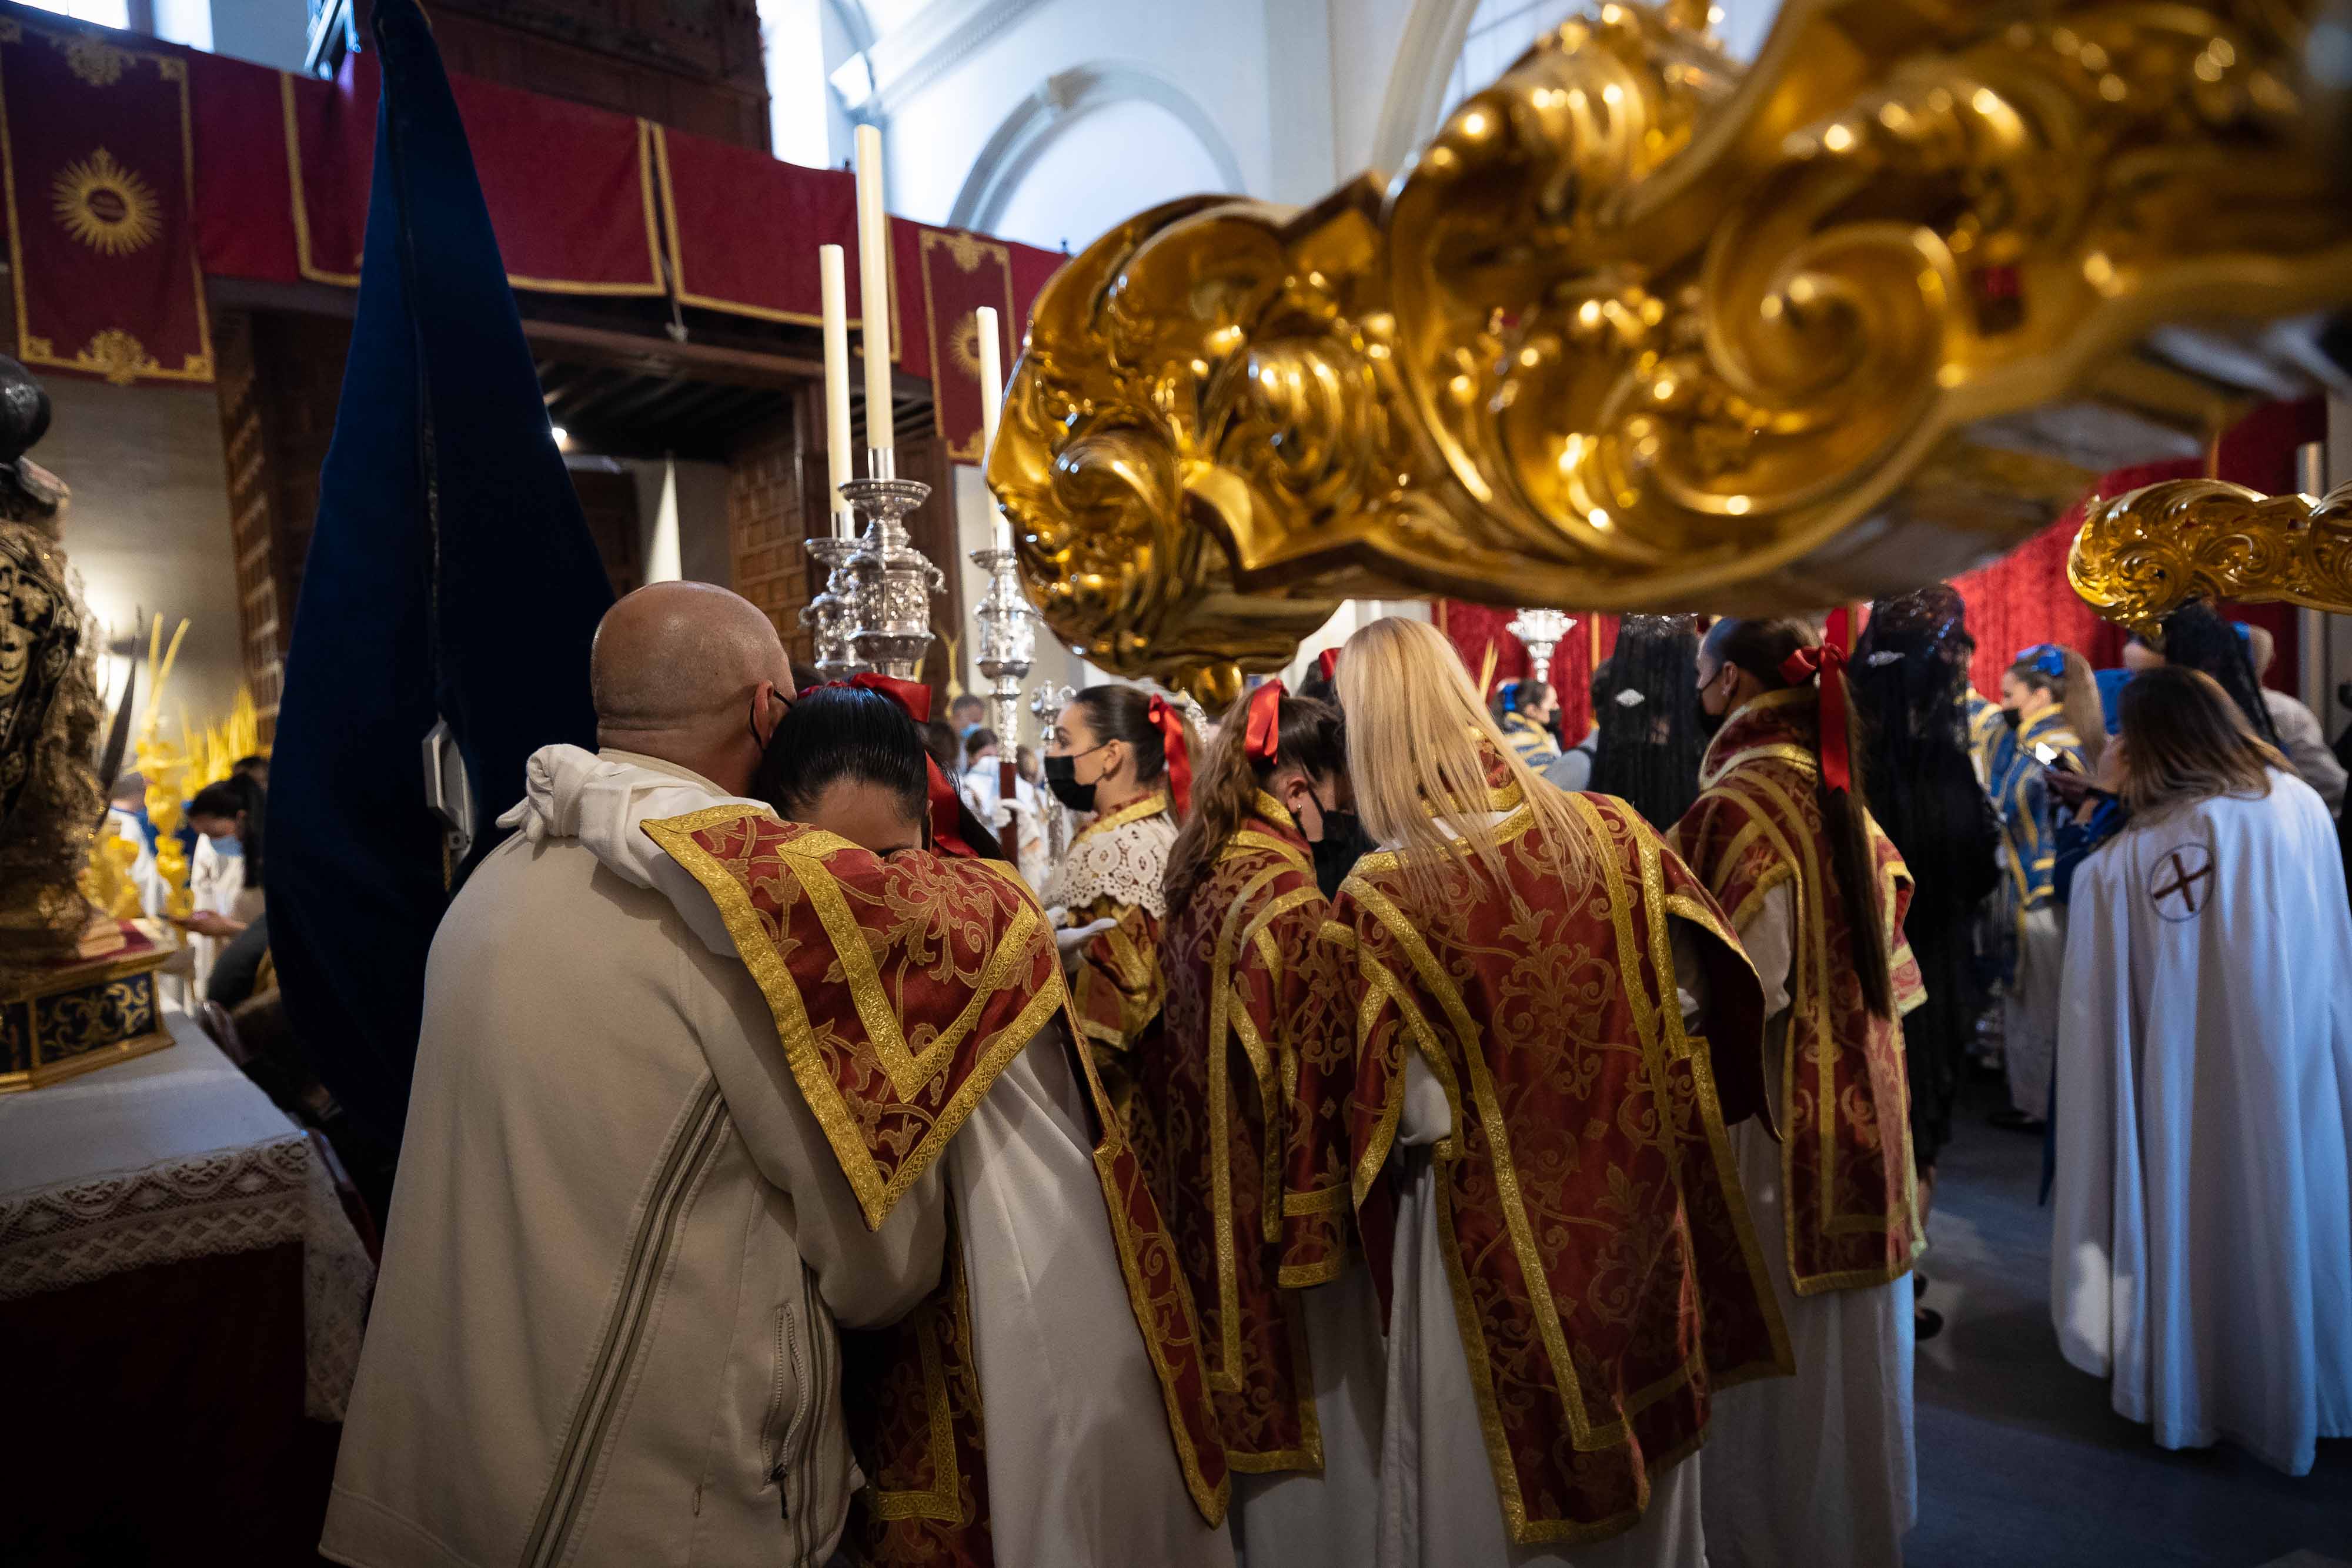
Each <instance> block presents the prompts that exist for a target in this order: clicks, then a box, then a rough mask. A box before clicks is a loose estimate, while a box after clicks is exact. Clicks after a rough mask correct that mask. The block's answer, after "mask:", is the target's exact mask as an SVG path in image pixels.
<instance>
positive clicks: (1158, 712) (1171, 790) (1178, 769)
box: [1144, 697, 1192, 817]
mask: <svg viewBox="0 0 2352 1568" xmlns="http://www.w3.org/2000/svg"><path fill="white" fill-rule="evenodd" d="M1144 717H1145V718H1146V719H1148V720H1149V721H1150V725H1151V727H1152V728H1154V729H1156V730H1158V731H1159V732H1160V747H1161V749H1162V750H1164V751H1165V752H1166V753H1167V754H1168V794H1169V798H1170V799H1171V800H1174V801H1175V803H1176V814H1177V815H1178V816H1179V817H1181V816H1182V815H1183V814H1184V813H1185V812H1187V811H1189V810H1192V753H1191V752H1189V751H1187V750H1185V749H1184V716H1183V715H1182V714H1181V713H1179V712H1177V711H1176V710H1175V709H1174V708H1173V707H1171V706H1169V703H1168V699H1167V698H1165V697H1153V698H1152V699H1151V706H1150V707H1149V708H1147V709H1146V710H1145V711H1144Z"/></svg>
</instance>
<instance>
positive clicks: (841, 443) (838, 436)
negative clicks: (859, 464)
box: [816, 245, 854, 538]
mask: <svg viewBox="0 0 2352 1568" xmlns="http://www.w3.org/2000/svg"><path fill="white" fill-rule="evenodd" d="M816 274H817V287H818V289H819V290H820V292H821V293H822V294H823V295H824V476H825V482H826V486H827V490H826V494H827V497H828V499H829V501H830V504H831V506H832V508H833V531H834V534H835V537H836V538H849V536H850V531H851V528H852V527H853V525H852V523H851V521H850V512H849V501H848V499H847V497H844V496H843V495H842V493H841V486H842V485H843V483H844V482H845V481H846V480H848V479H849V478H850V477H851V476H852V474H853V472H854V471H853V470H852V469H851V467H850V465H849V284H848V281H847V279H846V278H845V277H844V275H843V272H842V261H841V247H840V246H837V245H821V246H817V247H816Z"/></svg>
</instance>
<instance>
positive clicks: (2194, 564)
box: [2066, 479, 2352, 628]
mask: <svg viewBox="0 0 2352 1568" xmlns="http://www.w3.org/2000/svg"><path fill="white" fill-rule="evenodd" d="M2066 575H2067V578H2068V579H2069V580H2071V581H2072V582H2073V583H2074V591H2075V592H2076V593H2079V594H2081V595H2082V596H2083V599H2084V601H2085V602H2086V603H2088V604H2089V605H2090V606H2091V608H2092V609H2094V610H2096V611H2097V612H2099V613H2100V614H2102V615H2104V616H2105V617H2106V618H2107V619H2108V620H2110V621H2120V622H2123V623H2124V624H2126V625H2127V626H2134V627H2141V628H2153V627H2154V626H2155V625H2156V623H2157V622H2159V621H2161V620H2162V619H2163V618H2164V617H2165V616H2167V615H2168V614H2170V613H2171V612H2173V611H2175V610H2178V609H2179V607H2180V606H2181V605H2183V604H2185V603H2186V602H2188V601H2189V600H2191V599H2205V600H2213V601H2221V600H2234V601H2239V602H2241V603H2248V602H2284V603H2288V604H2300V605H2303V606H2304V607H2305V608H2306V609H2311V610H2332V611H2336V612H2352V485H2344V486H2337V487H2336V489H2334V490H2332V491H2330V492H2329V493H2328V494H2327V495H2326V496H2298V495H2284V496H2265V495H2263V493H2262V492H2261V491H2259V490H2250V489H2248V488H2246V486H2243V485H2231V484H2226V483H2224V482H2223V481H2221V480H2219V479H2168V480H2166V481H2164V482H2163V483H2161V484H2156V485H2146V486H2141V487H2140V488H2138V489H2137V490H2133V491H2131V492H2130V493H2128V494H2126V495H2123V496H2119V497H2115V498H2114V499H2112V500H2109V499H2106V498H2104V497H2102V498H2098V499H2095V500H2094V501H2092V503H2091V504H2090V506H2089V507H2086V508H2085V509H2084V515H2083V529H2082V532H2080V533H2079V534H2077V535H2075V537H2074V549H2073V551H2072V552H2071V553H2070V554H2069V556H2068V558H2067V561H2066Z"/></svg>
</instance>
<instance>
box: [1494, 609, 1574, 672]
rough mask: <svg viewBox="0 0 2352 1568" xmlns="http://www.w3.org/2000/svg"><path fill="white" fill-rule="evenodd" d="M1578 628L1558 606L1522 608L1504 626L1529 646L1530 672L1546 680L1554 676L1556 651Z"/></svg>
mask: <svg viewBox="0 0 2352 1568" xmlns="http://www.w3.org/2000/svg"><path fill="white" fill-rule="evenodd" d="M1575 629H1576V622H1575V621H1574V619H1572V618H1571V617H1570V615H1569V614H1568V613H1567V612H1564V611H1559V610H1522V611H1520V612H1518V614H1517V615H1516V616H1514V617H1513V618H1512V620H1511V622H1510V624H1509V625H1507V626H1506V627H1504V628H1503V630H1505V631H1506V632H1509V633H1510V634H1511V635H1512V636H1514V637H1517V639H1518V640H1519V642H1520V643H1522V644H1523V645H1524V646H1525V647H1526V648H1527V651H1528V673H1529V674H1533V675H1534V676H1535V678H1536V679H1537V680H1539V681H1547V682H1548V681H1549V680H1550V679H1551V656H1552V653H1553V651H1554V650H1555V649H1557V648H1558V647H1559V644H1560V643H1561V640H1562V639H1564V638H1566V637H1567V635H1568V634H1569V633H1570V632H1572V631H1574V630H1575Z"/></svg>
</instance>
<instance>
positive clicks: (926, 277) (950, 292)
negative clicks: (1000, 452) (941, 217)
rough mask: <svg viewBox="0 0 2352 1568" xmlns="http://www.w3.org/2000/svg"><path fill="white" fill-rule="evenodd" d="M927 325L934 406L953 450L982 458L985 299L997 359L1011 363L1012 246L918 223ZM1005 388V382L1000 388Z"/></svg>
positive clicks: (965, 458)
mask: <svg viewBox="0 0 2352 1568" xmlns="http://www.w3.org/2000/svg"><path fill="white" fill-rule="evenodd" d="M920 235H921V238H920V240H919V246H920V255H921V258H922V280H923V326H924V332H925V341H926V345H927V347H929V350H930V371H931V410H932V417H933V419H934V420H935V422H936V423H937V424H938V426H939V432H940V440H941V441H943V442H945V443H946V444H947V448H948V455H949V456H950V457H952V458H954V459H955V460H956V461H957V462H959V463H977V462H979V461H980V460H981V455H982V454H981V439H982V438H981V419H980V405H981V386H980V314H979V310H980V307H982V306H983V305H988V306H993V307H994V308H995V309H996V317H997V328H996V329H997V334H998V342H997V350H998V353H999V355H1000V356H1001V358H1000V360H999V363H1001V364H1003V365H1004V366H1006V367H1008V368H1009V367H1010V366H1011V365H1012V363H1013V352H1014V339H1013V335H1014V334H1015V333H1017V332H1019V331H1020V329H1021V321H1020V319H1019V318H1018V317H1016V316H1015V315H1014V314H1013V247H1012V246H1009V245H1007V244H1005V243H1004V242H1003V240H992V239H983V238H982V237H981V236H980V235H975V234H971V233H969V232H967V231H965V230H963V229H934V228H925V229H922V230H921V231H920ZM997 390H998V391H999V392H1002V391H1003V388H1001V387H1000V388H998V389H997Z"/></svg>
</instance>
